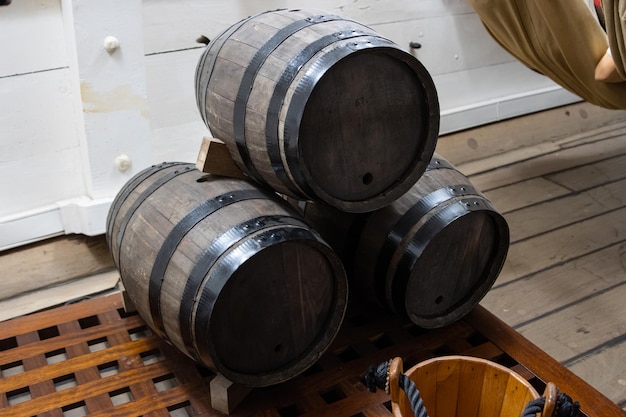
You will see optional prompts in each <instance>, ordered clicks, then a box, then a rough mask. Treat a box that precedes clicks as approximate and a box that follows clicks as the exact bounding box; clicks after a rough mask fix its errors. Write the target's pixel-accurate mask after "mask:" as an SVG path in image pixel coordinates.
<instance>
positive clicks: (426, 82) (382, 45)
mask: <svg viewBox="0 0 626 417" xmlns="http://www.w3.org/2000/svg"><path fill="white" fill-rule="evenodd" d="M347 45H348V47H346V48H342V49H341V50H338V49H337V48H335V49H334V50H333V51H335V52H334V55H332V54H331V53H327V54H325V55H324V57H322V58H320V59H319V60H318V62H317V63H316V64H314V65H316V66H317V67H318V68H317V71H315V74H314V76H306V75H305V76H304V77H303V78H302V79H301V80H300V81H299V84H298V86H297V87H296V89H295V92H294V94H293V97H292V99H291V103H290V105H289V108H288V110H287V115H286V118H285V126H284V129H283V137H284V152H285V158H286V160H287V165H288V168H289V171H290V173H291V174H292V175H293V177H294V181H295V182H296V183H297V184H298V186H299V187H300V188H301V189H309V190H311V192H312V193H313V195H309V197H310V198H313V199H319V200H321V201H322V202H324V203H326V204H329V205H331V206H334V207H336V208H339V209H341V210H343V211H346V212H351V213H365V212H370V211H375V210H377V209H380V208H382V207H384V206H386V205H388V204H390V202H392V201H394V200H395V199H397V198H399V197H400V196H402V195H403V194H404V193H406V192H407V191H409V190H410V189H411V187H413V185H414V184H415V183H416V182H417V180H419V178H420V177H421V176H422V175H423V174H424V172H425V171H426V168H427V167H428V165H429V163H430V160H431V158H432V156H433V154H434V152H435V147H436V144H437V138H438V136H439V127H440V107H439V98H438V94H437V90H436V87H435V84H434V81H433V79H432V77H431V75H430V73H429V72H428V70H427V69H426V67H425V66H424V65H423V64H422V63H421V62H420V61H419V60H418V59H417V58H415V57H414V56H413V55H411V54H409V53H408V52H406V51H404V50H403V49H401V48H400V47H399V46H398V45H396V44H395V43H393V42H392V41H390V40H388V39H386V38H383V37H370V38H369V39H367V40H363V41H362V42H358V43H357V42H355V41H349V42H347ZM331 52H332V51H331ZM366 52H374V53H385V54H388V55H391V56H392V57H394V58H398V59H399V60H400V61H402V62H404V63H405V64H406V65H407V66H408V67H409V68H410V69H411V70H412V71H413V73H414V74H415V76H416V81H417V82H418V83H419V85H421V87H422V88H421V90H422V94H423V97H424V98H425V105H424V106H423V109H424V110H423V111H424V114H423V120H424V121H425V123H424V125H423V126H422V127H421V130H420V132H416V137H418V138H419V137H421V138H422V141H421V147H420V148H418V150H417V151H416V152H417V155H418V156H419V158H415V160H414V161H413V163H412V164H411V166H409V167H408V168H407V171H406V173H405V175H404V176H403V177H402V178H399V179H398V180H397V181H396V184H400V185H401V186H396V187H395V188H394V186H391V187H390V189H388V190H386V191H385V192H382V193H379V194H378V195H376V196H373V197H370V198H367V199H363V200H355V201H349V200H342V199H339V198H336V197H334V196H332V195H330V194H328V193H326V192H325V191H324V190H323V189H322V188H321V187H319V186H318V185H317V184H316V183H315V181H312V176H311V174H310V172H309V171H308V169H307V167H306V164H301V163H300V161H301V154H302V150H301V147H300V141H299V135H300V125H301V121H302V117H303V116H304V113H305V112H306V108H307V104H308V103H309V98H310V96H311V94H312V93H313V91H314V90H315V88H317V87H318V85H319V81H320V80H321V79H322V77H324V76H325V75H326V74H327V73H328V71H329V70H331V69H332V67H333V66H335V65H336V64H338V63H339V62H341V61H342V60H344V59H347V58H349V57H353V56H354V55H355V54H359V53H366ZM325 60H329V61H330V62H325ZM322 62H323V63H322ZM309 72H312V70H309ZM294 103H295V104H301V103H304V105H295V104H294ZM424 133H425V134H424ZM294 174H296V175H294Z"/></svg>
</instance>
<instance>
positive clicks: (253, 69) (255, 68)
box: [233, 15, 341, 184]
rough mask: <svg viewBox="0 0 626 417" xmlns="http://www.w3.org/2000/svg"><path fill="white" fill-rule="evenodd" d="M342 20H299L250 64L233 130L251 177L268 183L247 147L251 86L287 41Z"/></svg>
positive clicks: (238, 102) (328, 17)
mask: <svg viewBox="0 0 626 417" xmlns="http://www.w3.org/2000/svg"><path fill="white" fill-rule="evenodd" d="M337 19H341V17H339V16H335V15H328V16H312V17H308V18H306V19H302V20H297V21H295V22H293V23H291V24H289V25H287V26H285V27H284V28H282V29H281V30H279V31H278V32H276V33H275V34H274V36H272V37H271V38H270V39H269V40H268V41H267V42H266V43H265V44H264V45H263V46H262V47H261V48H260V49H259V50H258V51H257V52H256V53H255V54H254V57H253V58H252V60H251V61H250V63H249V64H248V66H247V68H246V71H245V73H244V75H243V78H242V80H241V83H240V85H239V90H238V92H237V98H236V100H235V105H234V109H233V128H234V137H235V142H236V145H237V149H238V150H239V155H240V156H241V159H242V161H243V163H244V165H245V166H246V168H247V169H248V171H249V172H250V175H251V176H252V177H253V178H254V179H255V180H257V181H258V182H260V183H261V184H265V183H266V181H265V180H264V179H263V178H262V177H261V176H260V175H259V173H258V172H257V170H256V167H255V166H254V164H253V163H252V160H251V158H250V154H249V153H248V149H247V147H246V107H247V104H248V98H249V97H250V92H251V87H250V86H251V85H252V84H253V81H254V79H255V78H256V75H257V73H258V72H259V70H260V69H261V66H262V65H263V63H264V62H265V60H266V59H267V58H268V57H269V56H270V54H271V53H272V51H273V50H275V49H276V48H278V47H279V46H280V45H281V44H282V43H283V42H284V41H285V40H287V39H288V38H289V37H290V36H291V35H293V34H294V33H296V32H298V31H299V30H302V29H303V28H305V27H307V26H311V25H314V24H317V23H322V22H328V21H331V20H337Z"/></svg>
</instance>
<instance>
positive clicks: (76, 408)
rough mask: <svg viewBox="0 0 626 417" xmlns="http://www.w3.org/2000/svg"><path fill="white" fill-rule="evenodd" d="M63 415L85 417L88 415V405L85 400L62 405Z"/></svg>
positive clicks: (66, 416) (64, 416) (65, 416)
mask: <svg viewBox="0 0 626 417" xmlns="http://www.w3.org/2000/svg"><path fill="white" fill-rule="evenodd" d="M61 411H62V412H63V417H83V416H86V415H87V406H86V405H85V402H84V401H79V402H77V403H73V404H69V405H66V406H64V407H61Z"/></svg>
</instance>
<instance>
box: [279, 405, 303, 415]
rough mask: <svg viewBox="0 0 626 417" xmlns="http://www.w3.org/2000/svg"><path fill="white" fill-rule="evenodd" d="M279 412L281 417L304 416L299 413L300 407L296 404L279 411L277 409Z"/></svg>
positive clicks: (281, 408)
mask: <svg viewBox="0 0 626 417" xmlns="http://www.w3.org/2000/svg"><path fill="white" fill-rule="evenodd" d="M277 411H278V414H279V415H280V417H297V416H299V415H300V414H302V413H300V412H299V410H298V406H297V405H296V404H290V405H287V406H285V407H280V408H279V409H277Z"/></svg>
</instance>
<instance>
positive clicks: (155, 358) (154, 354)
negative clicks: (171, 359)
mask: <svg viewBox="0 0 626 417" xmlns="http://www.w3.org/2000/svg"><path fill="white" fill-rule="evenodd" d="M139 357H141V360H142V362H143V364H144V365H150V364H152V363H157V362H161V361H162V360H163V359H165V356H164V355H163V353H162V352H161V351H160V350H159V349H150V350H148V351H145V352H141V353H140V354H139Z"/></svg>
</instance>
